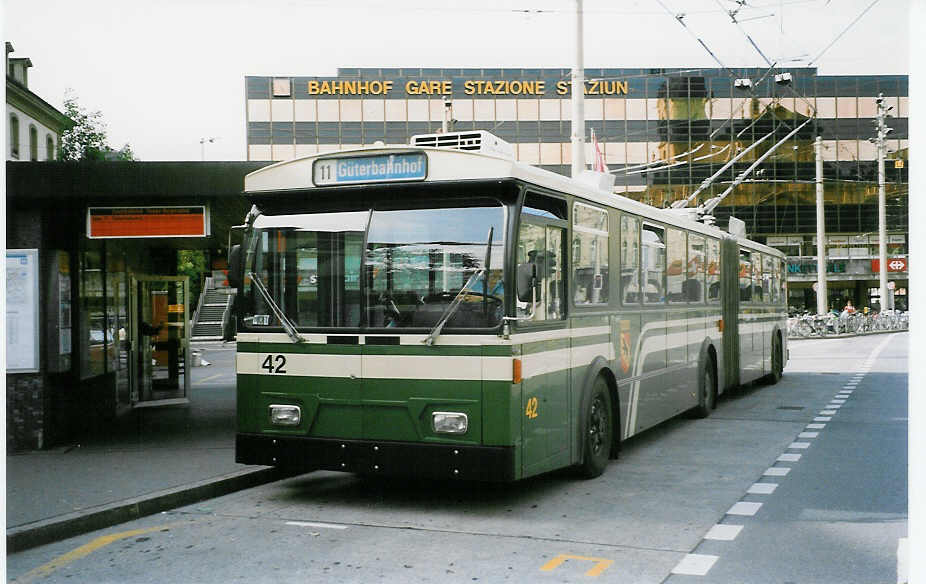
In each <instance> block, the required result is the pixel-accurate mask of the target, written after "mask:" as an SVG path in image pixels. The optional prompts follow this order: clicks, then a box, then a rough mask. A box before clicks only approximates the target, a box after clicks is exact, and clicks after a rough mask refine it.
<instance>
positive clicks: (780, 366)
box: [765, 334, 784, 385]
mask: <svg viewBox="0 0 926 584" xmlns="http://www.w3.org/2000/svg"><path fill="white" fill-rule="evenodd" d="M771 365H772V370H771V371H770V372H769V374H768V375H766V376H765V380H766V381H767V382H768V383H770V384H772V385H774V384H776V383H778V381H779V380H781V374H782V372H783V371H784V351H783V350H782V348H781V337H780V336H779V335H777V334H776V335H775V337H774V339H773V340H772V363H771Z"/></svg>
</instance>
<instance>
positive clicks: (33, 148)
mask: <svg viewBox="0 0 926 584" xmlns="http://www.w3.org/2000/svg"><path fill="white" fill-rule="evenodd" d="M38 159H39V132H38V130H36V129H35V126H33V125H32V124H29V160H32V161H36V160H38Z"/></svg>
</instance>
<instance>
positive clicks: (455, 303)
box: [422, 268, 486, 346]
mask: <svg viewBox="0 0 926 584" xmlns="http://www.w3.org/2000/svg"><path fill="white" fill-rule="evenodd" d="M485 271H486V269H485V268H480V269H479V271H477V272H476V273H475V274H473V275H472V276H470V278H469V280H467V281H466V284H464V285H463V287H462V288H460V291H459V292H457V295H456V296H454V297H453V300H451V301H450V305H449V306H447V309H446V310H444V314H442V315H441V317H440V320H438V321H437V324H436V325H434V328H432V329H431V332H430V333H428V336H427V338H426V339H425V340H424V341H422V342H423V343H424V344H425V345H428V346H431V345H433V344H434V340H435V339H436V338H437V335H439V334H440V332H441V329H443V328H444V325H445V324H447V321H448V320H450V317H451V316H453V315H454V313H455V312H456V311H457V308H459V307H460V304H462V303H463V297H464V296H466V294H467V293H471V292H472V290H467V288H469V286H470V284H472V283H473V282H475V281H476V278H478V277H479V276H480V275H482V274H484V273H485Z"/></svg>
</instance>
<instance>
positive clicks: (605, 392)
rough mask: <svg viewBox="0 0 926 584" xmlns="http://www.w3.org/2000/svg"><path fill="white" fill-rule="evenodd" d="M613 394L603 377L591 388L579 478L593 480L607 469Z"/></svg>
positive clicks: (611, 426)
mask: <svg viewBox="0 0 926 584" xmlns="http://www.w3.org/2000/svg"><path fill="white" fill-rule="evenodd" d="M612 412H613V410H612V409H611V391H610V390H609V389H608V383H607V382H606V381H605V380H604V378H603V377H601V376H600V375H599V376H598V377H597V378H596V379H595V383H594V385H592V390H591V396H590V398H589V400H588V405H586V407H585V412H583V415H584V420H583V421H584V423H585V425H584V427H585V435H584V436H583V440H582V448H583V456H582V464H580V465H579V467H578V472H579V476H581V477H582V478H586V479H593V478H595V477H598V476H601V473H603V472H604V470H605V468H607V466H608V459H609V458H610V457H611V446H612V442H613V432H614V420H613V419H612Z"/></svg>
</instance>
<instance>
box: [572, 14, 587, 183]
mask: <svg viewBox="0 0 926 584" xmlns="http://www.w3.org/2000/svg"><path fill="white" fill-rule="evenodd" d="M575 17H576V22H575V26H576V55H575V57H576V62H575V66H574V67H573V68H572V177H573V178H575V177H577V176H579V174H581V173H582V171H583V170H585V63H584V60H585V59H584V57H583V44H584V38H583V32H582V19H583V15H582V0H576V15H575Z"/></svg>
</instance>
